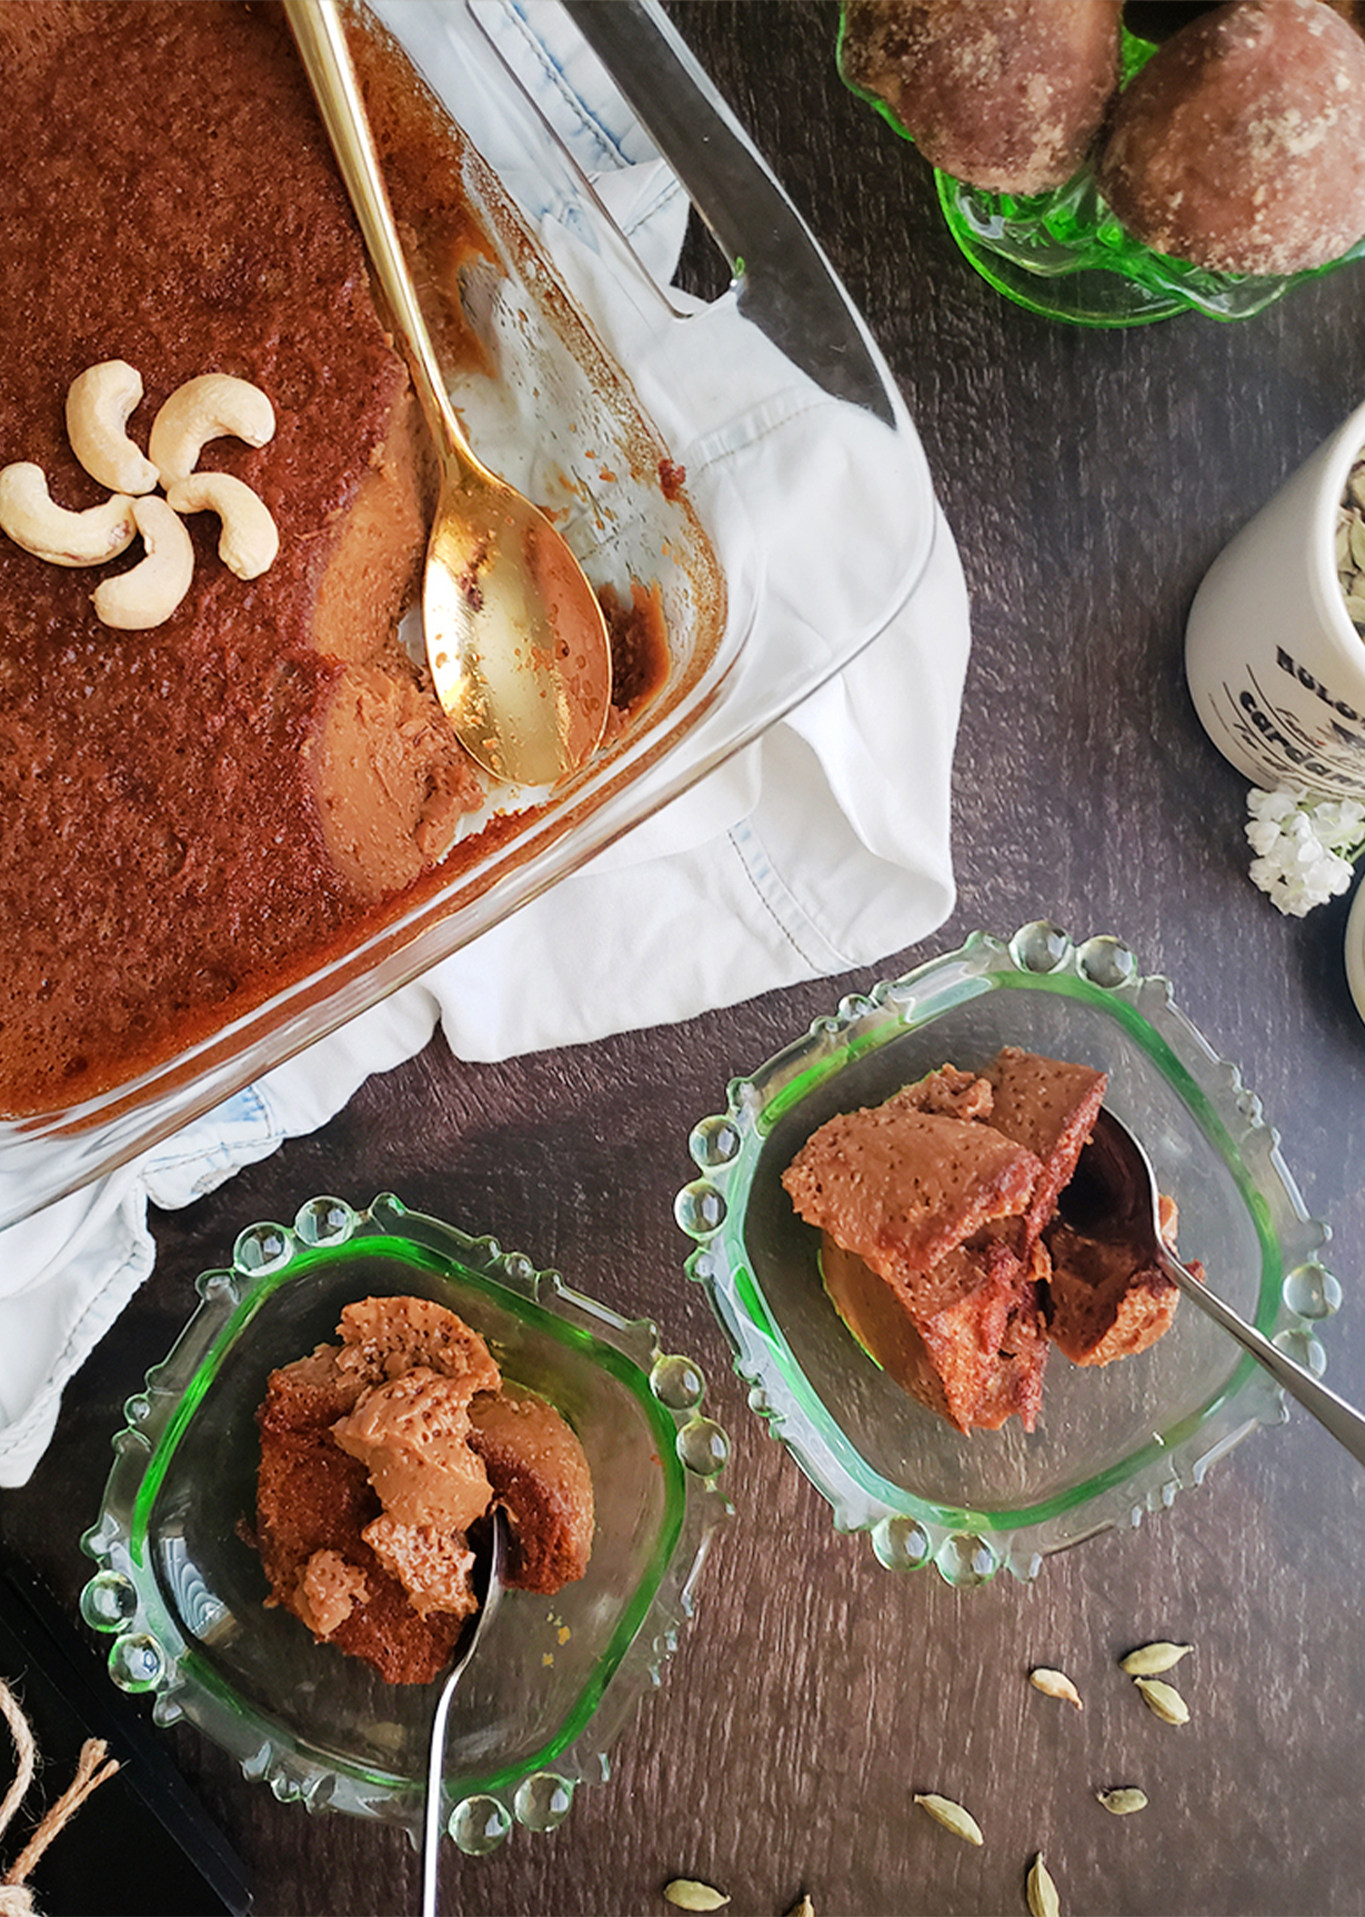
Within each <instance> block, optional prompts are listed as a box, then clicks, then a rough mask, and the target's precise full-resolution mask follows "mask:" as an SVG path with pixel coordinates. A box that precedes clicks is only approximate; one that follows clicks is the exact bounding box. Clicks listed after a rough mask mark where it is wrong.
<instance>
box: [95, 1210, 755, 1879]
mask: <svg viewBox="0 0 1365 1917" xmlns="http://www.w3.org/2000/svg"><path fill="white" fill-rule="evenodd" d="M198 1290H199V1294H200V1298H201V1300H202V1302H201V1303H200V1305H199V1307H198V1309H197V1310H196V1312H195V1313H194V1315H193V1317H192V1318H191V1319H190V1321H189V1323H188V1324H187V1325H186V1327H185V1329H184V1331H183V1332H182V1333H181V1335H180V1337H179V1339H178V1340H177V1342H176V1344H175V1347H174V1349H173V1350H172V1351H171V1353H170V1355H169V1356H168V1357H167V1358H166V1360H165V1361H164V1363H162V1364H160V1365H157V1366H156V1367H154V1368H153V1370H151V1371H150V1372H149V1373H148V1374H147V1387H146V1390H145V1392H143V1393H142V1394H140V1395H139V1396H137V1397H135V1398H132V1399H131V1400H130V1401H129V1403H128V1405H127V1407H126V1415H127V1420H128V1422H127V1425H126V1427H125V1429H124V1430H122V1431H121V1432H120V1433H119V1434H118V1436H117V1437H116V1438H115V1439H114V1450H115V1454H116V1457H115V1463H114V1467H113V1470H112V1471H111V1473H110V1476H109V1481H108V1485H107V1487H106V1490H105V1494H104V1501H103V1505H102V1507H101V1510H100V1514H99V1518H98V1521H97V1522H96V1523H95V1525H94V1526H93V1527H92V1528H91V1530H90V1531H88V1532H87V1533H86V1535H85V1537H84V1538H83V1539H82V1545H83V1548H84V1549H85V1551H86V1552H87V1553H88V1555H89V1556H91V1557H92V1558H94V1559H95V1560H96V1562H97V1564H98V1565H99V1567H100V1568H99V1570H98V1571H97V1572H96V1574H95V1576H94V1577H93V1578H92V1579H91V1580H90V1582H89V1583H88V1584H87V1585H86V1587H85V1591H84V1593H83V1595H82V1601H81V1609H82V1613H83V1615H84V1617H85V1620H86V1622H87V1623H88V1624H90V1625H91V1626H92V1627H93V1628H94V1629H96V1630H98V1631H101V1632H106V1633H108V1634H109V1635H110V1636H111V1638H112V1643H111V1644H110V1648H109V1657H108V1665H109V1673H110V1676H111V1677H112V1678H113V1680H114V1682H115V1684H117V1685H118V1686H119V1687H120V1688H121V1689H123V1690H126V1691H132V1692H151V1693H153V1694H154V1696H155V1704H154V1707H153V1715H154V1717H155V1719H156V1721H157V1722H158V1723H160V1724H163V1725H164V1724H169V1723H172V1722H174V1721H176V1720H177V1719H179V1718H182V1717H183V1718H187V1719H189V1720H190V1721H191V1722H193V1723H195V1724H196V1725H198V1727H199V1728H200V1729H201V1730H202V1731H204V1732H205V1733H206V1734H207V1735H208V1736H209V1737H210V1738H212V1739H213V1740H214V1741H215V1742H216V1743H218V1744H220V1745H221V1746H222V1747H223V1748H224V1749H225V1750H227V1751H228V1752H230V1753H231V1755H232V1756H234V1757H235V1758H236V1759H237V1760H238V1762H239V1763H240V1764H241V1766H242V1770H243V1772H244V1773H245V1774H246V1776H248V1777H251V1778H261V1779H262V1780H263V1781H265V1782H266V1783H268V1784H269V1786H270V1788H271V1790H272V1791H273V1792H274V1793H275V1795H276V1797H278V1798H280V1799H281V1800H288V1799H299V1800H301V1801H302V1802H303V1803H305V1804H306V1805H307V1807H308V1808H309V1809H310V1810H322V1809H332V1810H338V1811H345V1812H349V1813H352V1814H355V1815H358V1816H362V1817H371V1818H379V1819H382V1820H384V1821H386V1822H390V1823H398V1824H403V1825H406V1826H407V1827H408V1828H409V1829H410V1830H411V1831H413V1832H414V1833H416V1832H418V1831H419V1830H420V1828H421V1820H422V1806H423V1791H424V1782H425V1773H426V1750H427V1737H428V1732H429V1729H430V1724H431V1716H432V1709H433V1706H434V1703H435V1698H436V1692H437V1690H438V1688H439V1680H438V1681H437V1683H436V1684H434V1685H406V1684H399V1685H390V1684H386V1683H385V1682H384V1681H383V1680H382V1679H380V1678H379V1677H378V1676H377V1675H376V1674H375V1673H374V1672H373V1671H372V1670H371V1669H370V1667H369V1666H368V1665H367V1664H365V1663H363V1662H362V1661H361V1660H360V1659H358V1658H352V1657H347V1656H345V1655H344V1654H343V1653H341V1652H340V1651H338V1650H336V1649H335V1648H334V1647H332V1646H330V1645H326V1644H317V1643H315V1642H314V1641H313V1639H312V1637H311V1636H310V1634H309V1633H308V1632H307V1631H306V1630H305V1629H304V1628H303V1626H302V1625H300V1624H299V1623H298V1622H297V1620H296V1619H294V1618H293V1617H292V1616H291V1615H290V1614H289V1613H288V1612H286V1611H284V1610H281V1609H273V1608H272V1609H266V1608H265V1605H264V1599H265V1596H266V1583H265V1578H264V1575H263V1573H262V1570H261V1565H260V1560H259V1558H258V1556H257V1554H256V1552H255V1550H254V1549H252V1548H251V1546H250V1545H249V1544H248V1543H247V1542H245V1541H244V1538H243V1535H242V1532H243V1529H244V1528H246V1529H248V1530H249V1527H250V1525H251V1523H252V1520H253V1517H254V1512H255V1481H256V1468H257V1463H258V1460H259V1456H260V1450H259V1444H258V1441H257V1435H256V1425H255V1412H256V1407H257V1405H258V1404H259V1403H260V1402H261V1399H262V1398H263V1396H264V1394H265V1383H266V1377H267V1374H268V1373H269V1372H270V1371H271V1370H272V1369H274V1367H276V1366H277V1365H281V1364H287V1363H289V1362H290V1361H291V1360H292V1359H294V1358H298V1357H301V1356H302V1355H303V1354H304V1353H306V1352H308V1351H311V1350H312V1349H313V1347H314V1346H315V1345H317V1344H319V1343H321V1342H323V1341H324V1340H326V1339H330V1338H332V1337H334V1335H335V1331H336V1325H337V1321H338V1318H339V1316H340V1312H341V1307H342V1306H343V1305H345V1304H346V1303H348V1302H349V1301H351V1300H352V1299H356V1298H363V1297H367V1296H370V1295H384V1294H389V1295H404V1294H413V1295H417V1296H421V1297H424V1298H432V1299H435V1300H436V1301H437V1302H438V1303H440V1304H443V1305H447V1306H449V1307H450V1308H451V1309H452V1310H453V1311H456V1312H458V1313H459V1314H460V1316H461V1317H462V1318H464V1319H466V1321H467V1322H468V1323H470V1324H471V1325H473V1326H474V1327H475V1328H476V1329H477V1330H478V1331H479V1332H481V1333H482V1335H483V1336H484V1337H485V1339H486V1340H487V1342H488V1344H489V1346H490V1348H491V1350H492V1352H493V1355H494V1357H495V1358H496V1359H497V1361H498V1363H499V1365H500V1366H501V1367H502V1369H503V1372H504V1374H505V1375H506V1376H507V1377H509V1378H512V1379H514V1380H516V1381H517V1382H519V1383H521V1384H524V1385H527V1386H529V1387H531V1388H532V1389H533V1390H536V1391H539V1392H540V1393H542V1394H543V1395H544V1396H545V1397H547V1398H550V1399H551V1400H552V1401H553V1402H554V1403H555V1404H556V1405H557V1406H558V1407H559V1409H560V1410H561V1411H562V1412H563V1414H564V1415H565V1417H567V1418H568V1420H569V1422H570V1424H571V1425H572V1426H573V1428H574V1430H575V1431H576V1432H577V1434H578V1437H579V1439H580V1441H581V1442H582V1445H583V1448H584V1450H585V1452H586V1454H587V1458H588V1463H589V1465H590V1467H591V1470H592V1476H593V1490H594V1502H595V1507H596V1530H595V1534H594V1538H593V1550H592V1557H591V1561H590V1564H589V1567H588V1571H587V1574H586V1576H585V1577H584V1578H583V1579H582V1580H581V1581H580V1582H578V1583H576V1584H569V1585H566V1586H565V1587H564V1589H563V1590H562V1591H560V1592H559V1593H558V1594H557V1595H556V1596H555V1597H553V1598H545V1597H541V1596H537V1595H535V1594H533V1593H531V1592H526V1591H508V1592H507V1593H506V1595H505V1597H504V1600H503V1603H502V1605H501V1606H500V1607H499V1609H498V1612H497V1614H496V1616H495V1617H494V1619H493V1621H492V1623H491V1625H490V1627H489V1629H488V1631H487V1632H486V1633H485V1635H484V1637H483V1639H482V1640H481V1642H480V1646H479V1650H478V1653H477V1655H476V1657H475V1658H474V1659H473V1661H472V1662H471V1664H470V1666H469V1669H468V1670H467V1672H466V1673H465V1676H464V1677H463V1679H462V1680H461V1682H460V1685H459V1687H458V1688H457V1690H456V1692H455V1695H454V1698H453V1700H452V1704H451V1711H450V1720H449V1736H448V1740H447V1769H446V1790H447V1792H448V1795H449V1801H450V1812H449V1817H448V1821H447V1828H448V1829H449V1832H450V1834H451V1836H452V1837H453V1838H454V1840H455V1841H456V1843H457V1844H459V1845H460V1847H461V1848H462V1849H464V1850H466V1851H470V1852H481V1851H488V1850H491V1849H493V1848H494V1847H495V1846H496V1845H497V1844H498V1843H499V1842H501V1840H502V1839H503V1838H504V1837H505V1836H506V1835H507V1833H508V1831H510V1829H511V1828H512V1826H513V1824H514V1823H520V1824H521V1825H523V1826H524V1827H526V1828H529V1829H531V1830H537V1831H544V1830H550V1829H553V1828H554V1827H555V1826H556V1825H558V1824H559V1823H560V1822H562V1820H563V1818H564V1816H565V1815H566V1814H567V1812H568V1809H569V1806H570V1803H571V1801H572V1797H573V1792H574V1789H575V1787H576V1785H577V1784H578V1783H580V1782H582V1781H584V1780H593V1779H597V1780H600V1779H602V1778H604V1777H605V1776H606V1774H607V1751H608V1748H609V1745H610V1743H611V1740H612V1738H613V1737H614V1735H615V1733H616V1732H617V1730H618V1729H619V1728H620V1726H621V1725H622V1724H623V1723H624V1721H625V1719H626V1718H627V1717H628V1716H629V1715H630V1714H631V1712H632V1711H633V1709H634V1707H635V1704H636V1701H637V1700H638V1698H639V1696H640V1694H641V1692H642V1691H643V1690H644V1689H645V1688H647V1687H648V1686H649V1685H651V1684H654V1683H657V1682H658V1680H659V1675H660V1671H661V1669H662V1666H663V1664H664V1661H665V1659H666V1658H667V1656H668V1655H669V1653H670V1652H671V1651H672V1649H673V1648H674V1645H675V1644H676V1641H677V1636H678V1633H679V1631H680V1629H681V1628H682V1626H683V1624H684V1623H685V1622H686V1620H687V1618H688V1617H689V1616H690V1615H691V1612H692V1593H693V1586H694V1582H695V1579H696V1576H697V1573H698V1571H699V1568H700V1565H701V1562H702V1559H703V1557H704V1556H705V1553H706V1549H707V1546H708V1543H709V1541H710V1539H711V1536H712V1534H713V1532H714V1530H715V1527H716V1525H717V1523H718V1522H719V1521H720V1519H721V1518H722V1517H723V1516H725V1515H726V1514H727V1513H728V1511H729V1505H728V1503H727V1502H726V1499H725V1497H724V1494H723V1492H722V1490H721V1488H720V1479H721V1475H722V1472H723V1468H724V1465H725V1463H726V1461H727V1457H728V1445H727V1442H726V1438H725V1434H724V1433H723V1432H722V1431H721V1429H720V1428H719V1426H718V1425H716V1424H714V1423H713V1422H712V1421H711V1420H710V1419H709V1418H707V1417H706V1416H704V1415H703V1413H702V1409H701V1406H702V1399H703V1396H704V1388H705V1387H704V1380H703V1376H702V1373H701V1371H700V1369H699V1368H698V1367H697V1366H696V1365H695V1364H694V1363H693V1362H692V1360H691V1359H689V1358H686V1357H683V1356H680V1355H678V1354H664V1353H663V1352H662V1351H661V1350H660V1348H659V1345H658V1342H657V1338H656V1335H655V1328H654V1326H653V1325H652V1324H650V1323H648V1322H647V1321H643V1320H641V1321H639V1322H636V1323H629V1322H627V1321H626V1320H625V1319H623V1318H620V1317H618V1316H617V1315H616V1313H614V1312H612V1311H610V1310H608V1309H607V1308H606V1307H605V1306H604V1305H600V1304H597V1303H595V1302H593V1301H592V1300H591V1299H589V1298H586V1297H584V1296H582V1295H581V1294H579V1293H577V1292H574V1291H571V1290H569V1289H568V1288H567V1287H566V1286H565V1285H564V1284H563V1282H562V1281H561V1279H560V1278H559V1276H558V1274H557V1273H555V1272H541V1271H537V1270H536V1269H535V1267H534V1266H533V1265H532V1264H531V1262H530V1261H529V1260H528V1259H526V1258H525V1257H522V1256H520V1255H519V1254H516V1253H504V1252H502V1251H501V1250H500V1249H499V1247H498V1245H497V1244H496V1243H495V1242H494V1240H492V1239H490V1238H477V1239H476V1238H470V1237H467V1236H466V1235H465V1234H464V1233H463V1232H461V1231H458V1230H456V1229H455V1227H454V1226H452V1225H447V1224H443V1223H441V1222H440V1221H439V1220H437V1219H434V1218H426V1217H422V1216H420V1215H419V1214H417V1213H415V1212H410V1211H408V1210H407V1209H406V1208H405V1207H404V1206H403V1205H402V1204H401V1203H400V1202H399V1201H398V1199H396V1198H394V1197H392V1196H388V1195H385V1196H381V1197H379V1198H376V1199H375V1201H374V1203H373V1204H372V1205H371V1206H370V1208H369V1209H368V1211H363V1212H357V1211H354V1210H352V1208H351V1207H350V1206H349V1205H347V1204H345V1203H344V1202H343V1201H341V1200H339V1199H335V1198H315V1199H312V1200H310V1201H309V1203H308V1204H306V1205H305V1206H304V1207H303V1208H302V1210H301V1211H300V1212H299V1214H298V1216H297V1218H296V1219H295V1221H294V1224H293V1226H292V1227H286V1226H282V1225H276V1224H257V1225H252V1226H251V1227H249V1228H248V1229H247V1230H246V1231H244V1232H242V1233H241V1235H240V1236H239V1237H238V1239H237V1241H236V1245H235V1247H234V1251H233V1258H232V1264H231V1267H230V1269H223V1270H215V1271H208V1272H205V1273H204V1274H203V1275H202V1276H201V1277H200V1279H199V1281H198Z"/></svg>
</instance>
